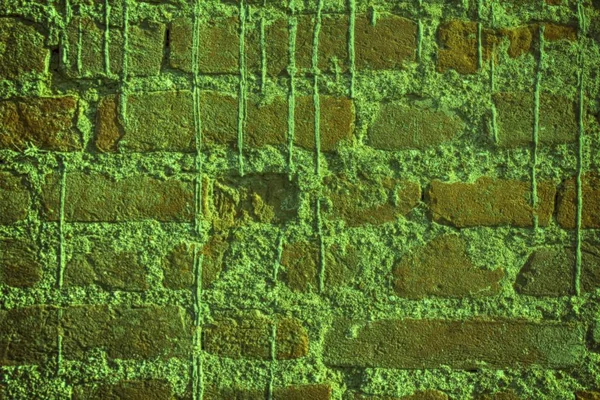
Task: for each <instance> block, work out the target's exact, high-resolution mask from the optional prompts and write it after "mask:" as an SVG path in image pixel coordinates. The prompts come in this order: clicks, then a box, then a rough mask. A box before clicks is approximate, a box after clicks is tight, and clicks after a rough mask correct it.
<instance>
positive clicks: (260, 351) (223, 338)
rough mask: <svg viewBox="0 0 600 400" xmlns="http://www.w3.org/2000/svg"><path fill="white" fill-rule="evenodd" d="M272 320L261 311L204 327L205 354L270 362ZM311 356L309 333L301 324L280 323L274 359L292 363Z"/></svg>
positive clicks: (285, 320)
mask: <svg viewBox="0 0 600 400" xmlns="http://www.w3.org/2000/svg"><path fill="white" fill-rule="evenodd" d="M272 329H273V320H272V319H271V318H270V317H267V316H264V315H262V314H260V313H258V312H256V313H253V314H250V313H248V314H246V315H238V316H236V315H232V316H221V317H218V318H216V319H215V321H214V322H213V323H211V324H209V325H206V326H205V327H204V328H203V349H204V351H206V352H208V353H211V354H215V355H218V356H220V357H226V358H232V359H242V358H244V359H258V360H270V359H271V342H272ZM307 354H308V334H307V333H306V330H305V329H304V328H303V327H302V325H301V323H300V321H298V320H297V319H295V318H289V317H284V318H282V319H279V320H278V321H277V327H276V336H275V358H276V359H277V360H291V359H296V358H301V357H304V356H306V355H307Z"/></svg>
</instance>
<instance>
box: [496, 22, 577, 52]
mask: <svg viewBox="0 0 600 400" xmlns="http://www.w3.org/2000/svg"><path fill="white" fill-rule="evenodd" d="M540 25H543V26H544V40H545V41H548V42H554V41H556V40H562V39H566V40H570V41H576V40H577V30H576V28H575V27H572V26H567V25H558V24H553V23H551V22H544V23H542V24H540V23H535V24H528V25H522V26H515V27H509V28H501V29H498V30H497V31H496V32H497V34H498V37H499V38H501V37H506V38H507V39H508V41H509V47H508V55H509V56H510V57H511V58H517V57H520V56H522V55H523V54H534V53H535V51H536V50H535V49H536V48H537V46H538V42H539V29H540Z"/></svg>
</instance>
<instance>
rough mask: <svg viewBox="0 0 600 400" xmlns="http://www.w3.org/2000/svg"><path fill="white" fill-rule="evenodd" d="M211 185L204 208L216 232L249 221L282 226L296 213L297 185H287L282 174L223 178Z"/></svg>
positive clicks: (294, 216)
mask: <svg viewBox="0 0 600 400" xmlns="http://www.w3.org/2000/svg"><path fill="white" fill-rule="evenodd" d="M211 186H212V188H211V190H210V191H209V192H210V193H208V194H207V195H206V196H204V199H205V205H204V208H205V210H206V214H205V215H206V216H207V218H208V219H209V220H210V221H211V222H212V224H213V228H214V229H216V230H217V231H219V230H223V229H227V228H230V227H233V226H240V225H242V224H246V223H248V222H250V221H253V222H260V223H270V224H284V223H286V222H288V221H290V220H293V219H294V218H296V216H297V214H298V206H299V199H298V187H297V182H295V181H292V182H290V181H289V179H288V176H287V175H286V174H281V173H252V174H247V175H245V176H244V177H239V176H224V177H220V178H217V179H216V180H214V182H213V183H212V185H211Z"/></svg>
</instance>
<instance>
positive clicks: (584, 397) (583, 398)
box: [575, 390, 600, 400]
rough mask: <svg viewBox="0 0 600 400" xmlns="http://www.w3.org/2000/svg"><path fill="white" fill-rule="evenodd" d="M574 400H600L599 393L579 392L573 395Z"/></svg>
mask: <svg viewBox="0 0 600 400" xmlns="http://www.w3.org/2000/svg"><path fill="white" fill-rule="evenodd" d="M575 400H600V392H595V391H591V390H580V391H578V392H577V393H575Z"/></svg>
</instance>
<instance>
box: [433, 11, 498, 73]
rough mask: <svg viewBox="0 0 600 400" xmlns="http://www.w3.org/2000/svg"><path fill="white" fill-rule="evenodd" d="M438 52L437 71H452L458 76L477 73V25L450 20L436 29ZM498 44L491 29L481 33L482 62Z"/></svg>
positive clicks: (485, 29) (484, 29) (483, 30)
mask: <svg viewBox="0 0 600 400" xmlns="http://www.w3.org/2000/svg"><path fill="white" fill-rule="evenodd" d="M437 37H438V42H439V45H440V46H439V50H438V55H437V71H438V72H442V73H443V72H446V71H448V70H450V69H454V70H455V71H456V72H458V73H459V74H474V73H476V72H477V71H478V69H479V68H478V62H479V56H478V50H477V47H478V43H477V42H478V40H477V23H476V22H471V21H460V20H450V21H446V22H444V23H442V24H440V26H439V28H438V35H437ZM496 44H498V37H497V36H496V34H495V32H494V31H493V30H491V29H487V28H483V29H482V32H481V48H482V61H483V62H486V61H487V60H489V58H490V56H491V54H492V53H491V52H492V48H493V47H494V46H495V45H496Z"/></svg>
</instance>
